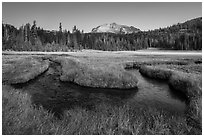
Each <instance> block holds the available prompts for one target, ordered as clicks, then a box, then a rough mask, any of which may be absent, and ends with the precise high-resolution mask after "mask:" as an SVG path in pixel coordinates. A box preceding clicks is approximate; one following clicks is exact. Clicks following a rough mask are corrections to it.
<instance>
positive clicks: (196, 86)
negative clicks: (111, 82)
mask: <svg viewBox="0 0 204 137" xmlns="http://www.w3.org/2000/svg"><path fill="white" fill-rule="evenodd" d="M139 71H140V73H141V74H143V75H145V76H148V77H150V78H154V79H160V80H167V81H168V84H169V86H170V87H171V88H173V89H174V90H176V91H178V92H181V93H182V94H184V95H185V96H186V97H187V110H186V116H187V121H188V124H190V125H192V126H194V127H196V128H198V129H202V76H200V75H197V74H194V73H185V72H182V71H176V70H172V69H169V68H167V67H166V66H165V67H164V66H163V67H161V66H159V65H158V66H142V67H140V70H139Z"/></svg>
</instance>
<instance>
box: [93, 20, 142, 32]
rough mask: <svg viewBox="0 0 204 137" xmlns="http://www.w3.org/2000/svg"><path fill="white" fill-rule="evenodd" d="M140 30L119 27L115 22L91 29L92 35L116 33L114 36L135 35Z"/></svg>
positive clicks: (123, 26)
mask: <svg viewBox="0 0 204 137" xmlns="http://www.w3.org/2000/svg"><path fill="white" fill-rule="evenodd" d="M139 31H140V29H138V28H135V27H133V26H130V27H129V26H126V25H120V24H117V23H115V22H113V23H106V24H103V25H100V26H98V27H96V28H93V29H92V33H116V34H130V33H137V32H139Z"/></svg>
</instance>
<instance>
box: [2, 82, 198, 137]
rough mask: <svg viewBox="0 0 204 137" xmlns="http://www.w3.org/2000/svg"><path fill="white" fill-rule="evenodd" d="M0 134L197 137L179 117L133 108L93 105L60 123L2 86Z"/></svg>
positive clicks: (70, 113) (69, 112)
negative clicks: (187, 136) (183, 136)
mask: <svg viewBox="0 0 204 137" xmlns="http://www.w3.org/2000/svg"><path fill="white" fill-rule="evenodd" d="M2 99H3V100H2V103H3V107H2V120H3V121H2V133H3V134H4V135H8V134H15V135H18V134H36V135H37V134H44V135H49V134H52V135H55V134H58V135H61V134H63V135H65V134H70V135H75V134H77V135H79V134H81V135H98V134H100V135H102V134H104V135H120V134H123V135H124V134H130V135H132V134H133V135H137V134H148V135H151V134H161V135H162V134H176V135H180V134H201V131H197V129H196V128H194V127H191V126H189V125H187V122H186V119H185V117H183V116H180V115H172V114H170V113H169V112H166V111H161V110H160V111H159V110H157V109H154V108H137V107H135V106H134V104H124V105H118V106H112V105H111V104H107V103H106V102H101V103H100V104H95V105H96V106H95V109H94V110H88V109H85V108H81V107H76V108H72V109H69V110H66V111H65V112H64V115H63V117H62V118H61V119H57V118H55V117H54V116H53V114H51V113H49V112H47V111H46V110H44V109H43V108H42V107H40V108H36V107H34V106H33V105H32V103H31V101H30V96H29V95H28V94H26V93H23V92H22V91H21V90H17V89H13V88H11V87H10V86H5V85H3V94H2Z"/></svg>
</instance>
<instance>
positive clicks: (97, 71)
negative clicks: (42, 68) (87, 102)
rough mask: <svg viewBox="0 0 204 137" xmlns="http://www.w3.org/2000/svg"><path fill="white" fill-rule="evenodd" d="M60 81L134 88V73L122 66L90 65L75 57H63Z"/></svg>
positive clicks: (92, 85) (95, 85)
mask: <svg viewBox="0 0 204 137" xmlns="http://www.w3.org/2000/svg"><path fill="white" fill-rule="evenodd" d="M61 64H62V75H61V77H60V79H61V80H62V81H71V82H74V83H77V84H79V85H81V86H88V87H100V88H121V89H123V88H136V87H137V82H138V80H137V78H136V75H134V74H132V73H130V72H127V71H125V70H124V69H123V68H122V66H117V67H116V66H113V65H106V66H98V67H97V66H91V65H86V64H84V63H81V62H80V61H78V60H76V59H70V58H69V59H63V60H61Z"/></svg>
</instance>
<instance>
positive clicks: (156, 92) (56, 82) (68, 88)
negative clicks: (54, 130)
mask: <svg viewBox="0 0 204 137" xmlns="http://www.w3.org/2000/svg"><path fill="white" fill-rule="evenodd" d="M127 71H131V72H132V73H137V78H138V80H139V83H138V88H135V89H127V90H120V89H102V88H89V87H82V86H79V85H77V84H74V83H68V82H61V81H60V79H59V77H60V75H61V66H60V65H59V64H57V63H55V62H52V63H50V67H49V69H48V71H46V72H45V73H44V74H42V75H41V76H39V77H38V78H36V79H34V80H32V81H30V82H28V83H26V84H22V85H18V86H16V87H18V88H19V87H20V88H22V89H23V90H25V91H27V92H29V93H30V94H31V97H32V98H31V99H32V102H33V103H34V104H35V105H42V106H43V107H45V108H46V109H48V110H51V111H53V112H54V113H56V114H61V113H62V112H63V111H64V110H65V109H69V108H73V107H76V106H77V107H85V108H88V109H94V106H96V104H97V103H102V102H106V103H107V102H110V103H115V104H123V103H126V102H128V103H131V104H134V105H136V106H138V107H146V106H150V107H155V108H158V109H163V110H167V111H173V112H178V113H183V112H184V110H185V106H186V105H185V98H183V97H182V96H180V95H179V94H175V93H176V92H175V91H172V90H171V89H170V88H169V86H168V84H167V83H166V82H164V81H156V80H152V79H148V78H145V77H143V76H142V75H141V74H140V73H139V72H138V70H127Z"/></svg>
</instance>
